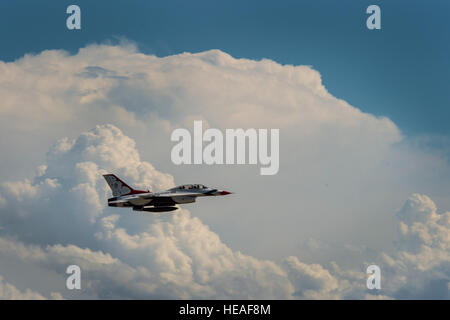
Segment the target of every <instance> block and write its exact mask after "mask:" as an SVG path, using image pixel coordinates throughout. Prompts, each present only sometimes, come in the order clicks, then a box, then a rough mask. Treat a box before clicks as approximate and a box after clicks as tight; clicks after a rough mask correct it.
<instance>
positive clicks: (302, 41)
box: [0, 0, 450, 136]
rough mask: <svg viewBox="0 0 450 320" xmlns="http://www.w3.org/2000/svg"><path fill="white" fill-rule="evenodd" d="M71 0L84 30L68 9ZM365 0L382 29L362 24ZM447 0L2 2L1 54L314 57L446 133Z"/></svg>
mask: <svg viewBox="0 0 450 320" xmlns="http://www.w3.org/2000/svg"><path fill="white" fill-rule="evenodd" d="M69 4H78V5H79V6H80V7H81V11H82V30H81V31H69V30H67V29H66V26H65V19H66V17H67V15H66V13H65V10H66V8H67V6H68V5H69ZM370 4H378V5H379V6H380V7H381V10H382V29H381V30H377V31H369V30H368V29H367V28H366V27H365V20H366V17H367V14H366V13H365V9H366V8H367V6H368V5H370ZM449 12H450V2H448V1H444V0H441V1H439V0H433V1H427V2H425V1H392V0H391V1H374V0H371V1H363V0H361V1H354V0H341V1H325V0H319V1H264V0H263V1H261V0H259V1H255V0H248V1H220V2H219V1H137V0H129V1H101V0H97V1H83V0H77V1H48V0H41V1H24V0H15V1H2V2H1V3H0V34H1V39H2V46H1V50H0V59H2V60H5V61H11V60H14V59H17V58H19V57H21V56H23V55H24V54H25V53H29V52H40V51H42V50H45V49H65V50H68V51H70V52H76V51H77V50H78V48H80V47H83V46H85V45H86V44H89V43H94V42H97V43H98V42H100V43H101V42H105V41H117V40H116V39H118V38H126V39H129V40H132V41H135V42H136V43H137V44H138V46H139V48H140V50H142V51H143V52H145V53H154V54H156V55H158V56H165V55H170V54H175V53H179V52H183V51H189V52H199V51H204V50H208V49H213V48H215V49H221V50H223V51H225V52H227V53H229V54H231V55H232V56H234V57H246V58H252V59H259V58H269V59H273V60H275V61H277V62H280V63H283V64H296V65H299V64H304V65H312V66H313V67H314V68H316V69H317V70H318V71H319V72H320V73H321V74H322V77H323V81H324V83H325V86H326V88H327V89H328V90H329V91H330V92H331V93H332V94H333V95H335V96H337V97H339V98H342V99H344V100H346V101H348V102H349V103H351V104H352V105H354V106H356V107H358V108H360V109H362V110H363V111H366V112H370V113H373V114H375V115H386V116H388V117H390V118H391V119H393V120H394V122H395V123H396V124H397V125H398V126H399V127H400V128H401V129H402V130H403V131H404V132H405V133H407V134H409V135H422V134H438V135H445V136H448V135H450V126H448V120H449V119H450V93H449V91H450V90H449V89H450V88H449V83H450V62H449V57H450V47H449V41H448V39H450V27H449V24H448V13H449Z"/></svg>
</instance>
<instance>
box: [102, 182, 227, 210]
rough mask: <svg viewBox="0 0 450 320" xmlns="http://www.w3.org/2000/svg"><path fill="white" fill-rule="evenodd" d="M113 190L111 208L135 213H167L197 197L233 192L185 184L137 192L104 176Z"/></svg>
mask: <svg viewBox="0 0 450 320" xmlns="http://www.w3.org/2000/svg"><path fill="white" fill-rule="evenodd" d="M103 177H104V178H105V180H106V182H107V183H108V185H109V187H110V188H111V190H112V194H113V197H112V198H109V199H108V206H110V207H132V208H133V210H134V211H149V212H167V211H174V210H177V209H178V207H176V206H175V205H177V204H184V203H192V202H195V199H196V198H197V197H211V196H225V195H227V194H231V192H228V191H225V190H218V189H213V188H209V187H206V186H204V185H202V184H185V185H182V186H178V187H175V188H172V189H169V190H165V191H160V192H150V190H136V189H133V188H132V187H130V186H129V185H127V184H126V183H125V182H123V181H122V180H120V179H119V178H118V177H117V176H115V175H114V174H105V175H103Z"/></svg>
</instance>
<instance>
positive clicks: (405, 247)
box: [0, 125, 450, 299]
mask: <svg viewBox="0 0 450 320" xmlns="http://www.w3.org/2000/svg"><path fill="white" fill-rule="evenodd" d="M118 147H119V148H118ZM116 150H117V151H116ZM124 150H126V152H124ZM123 157H126V159H127V161H124V160H123ZM130 163H133V166H132V167H130V165H129V164H130ZM39 171H40V173H39V175H37V176H36V177H34V179H32V180H23V181H16V182H5V183H3V184H2V185H1V189H0V190H1V191H0V195H1V198H2V199H3V200H2V206H1V208H0V213H1V215H0V225H1V226H2V227H4V228H3V229H2V236H1V237H0V256H1V257H3V258H6V257H14V258H15V259H19V260H20V261H23V262H24V263H27V264H35V265H37V266H39V267H42V268H46V269H49V270H52V271H56V272H57V271H60V272H61V271H64V270H65V268H66V267H67V266H68V265H70V264H77V265H79V266H80V267H81V270H82V274H83V275H86V276H85V277H83V278H82V279H83V290H82V293H83V294H85V295H89V296H90V297H95V298H135V299H137V298H176V299H179V298H182V299H183V298H186V299H187V298H200V299H202V298H221V299H230V298H243V299H247V298H262V299H271V298H273V299H290V298H306V299H311V298H367V297H375V296H374V295H372V294H370V292H368V291H367V290H365V289H364V286H365V279H364V277H365V275H364V273H363V272H361V270H359V272H357V271H356V272H355V271H353V272H343V271H342V270H340V269H339V267H338V266H337V265H333V266H332V267H331V268H330V269H327V268H325V267H323V266H321V265H319V264H307V263H303V262H301V261H300V260H299V259H298V258H297V257H294V256H290V257H287V258H286V259H284V260H283V261H282V262H281V263H276V262H274V261H269V260H261V259H257V258H254V257H251V256H249V255H245V254H243V253H241V252H239V251H233V250H232V249H230V248H229V247H228V246H227V245H226V244H224V243H223V242H222V241H221V240H220V238H219V236H218V235H217V234H216V233H214V232H212V231H211V230H210V228H209V227H207V226H206V225H205V224H203V223H202V222H201V221H200V220H199V219H198V218H195V217H192V216H191V214H190V213H189V212H188V211H187V210H184V209H182V210H180V211H179V212H177V213H174V214H167V215H152V214H136V213H133V212H131V211H128V210H125V211H126V212H125V211H124V210H120V209H113V208H107V207H105V205H104V204H105V203H106V199H107V196H108V190H107V186H106V183H105V182H104V181H103V180H102V176H101V174H102V173H105V172H117V173H118V174H119V175H121V176H123V177H124V179H126V180H128V181H130V183H132V184H135V185H137V186H149V187H150V188H153V187H171V186H173V178H172V176H170V175H168V174H164V173H161V172H159V171H158V170H156V169H155V168H154V167H153V166H152V165H151V164H150V163H148V162H145V161H142V160H140V157H139V153H138V151H137V150H136V148H135V146H134V142H133V140H131V139H130V138H129V137H127V136H125V135H124V134H123V133H122V132H121V130H119V129H118V128H116V127H115V126H113V125H102V126H97V127H96V128H95V129H93V130H91V131H88V132H85V133H82V134H81V135H80V136H79V137H78V138H77V139H75V140H69V139H67V138H64V139H61V140H59V141H58V142H57V143H56V144H55V145H54V146H53V147H52V148H51V149H50V150H49V152H48V153H47V161H46V164H45V165H44V166H43V167H41V168H40V170H39ZM398 218H399V230H400V233H399V250H398V252H396V253H395V255H394V256H393V257H391V256H388V255H383V259H384V260H383V261H384V263H385V265H383V266H382V270H386V272H385V273H386V275H385V277H389V278H388V279H389V280H388V279H386V280H384V281H385V283H387V284H389V285H387V288H386V289H383V297H393V298H402V297H403V295H405V292H414V294H417V295H419V296H420V290H418V289H419V288H423V290H431V289H433V288H432V287H433V286H438V289H439V290H437V291H436V290H431V292H432V293H433V294H434V295H436V294H437V296H436V297H437V298H448V290H443V288H442V286H443V285H444V284H445V279H447V280H448V277H449V272H448V271H449V268H448V263H449V254H448V245H449V239H448V235H449V226H450V224H449V218H450V213H449V212H447V213H443V214H439V213H437V211H436V207H435V205H434V203H433V202H432V201H431V200H430V199H429V198H428V197H427V196H423V195H413V196H412V197H411V199H409V200H408V201H407V202H406V204H405V206H404V207H403V208H402V209H401V210H400V211H399V213H398ZM385 266H386V268H385ZM399 274H401V275H402V276H399ZM411 276H412V278H411V279H410V277H411ZM390 277H392V279H390ZM409 280H411V281H412V282H410V281H409ZM442 280H444V282H443V281H442ZM417 281H420V282H421V283H422V285H420V286H419V285H418V284H417ZM391 283H395V284H391ZM447 284H448V282H447ZM416 285H417V286H418V288H414V289H415V290H410V288H412V287H414V286H416ZM6 288H7V290H6V291H5V290H4V291H5V292H6V294H4V296H5V297H6V298H8V297H16V298H43V297H42V296H41V295H39V294H34V293H32V292H31V291H27V292H26V293H23V294H22V293H20V292H18V291H17V290H15V289H14V288H13V287H11V286H10V285H8V284H7V285H6ZM51 289H55V288H51ZM424 294H425V293H424ZM63 296H64V294H63ZM425 296H428V295H425Z"/></svg>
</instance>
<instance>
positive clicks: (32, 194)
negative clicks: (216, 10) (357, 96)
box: [0, 44, 450, 299]
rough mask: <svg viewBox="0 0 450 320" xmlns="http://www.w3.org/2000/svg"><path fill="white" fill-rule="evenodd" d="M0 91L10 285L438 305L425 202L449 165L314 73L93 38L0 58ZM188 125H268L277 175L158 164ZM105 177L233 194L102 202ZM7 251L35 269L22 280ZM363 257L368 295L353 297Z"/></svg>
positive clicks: (435, 239) (438, 280)
mask: <svg viewBox="0 0 450 320" xmlns="http://www.w3.org/2000/svg"><path fill="white" fill-rule="evenodd" d="M0 95H1V97H2V104H1V107H0V133H1V134H2V136H3V137H7V138H5V139H1V140H0V148H2V150H5V152H4V153H2V162H1V164H0V178H1V179H2V183H1V189H0V237H1V246H0V268H1V269H0V274H1V275H2V276H3V277H4V279H5V283H9V284H11V285H14V286H16V287H17V288H18V290H19V291H20V292H22V293H24V292H27V291H26V290H27V289H28V288H30V290H35V291H36V292H39V294H40V295H41V296H42V297H52V295H51V293H52V292H60V293H61V294H62V295H63V296H64V297H66V298H72V297H79V296H80V295H81V296H82V297H88V298H98V297H101V298H112V297H123V298H161V297H173V298H187V297H198V298H220V297H221V298H229V297H234V298H238V297H243V298H245V297H249V298H250V297H257V298H324V297H326V298H357V299H360V298H407V297H425V298H428V297H437V298H448V277H449V274H448V270H449V266H448V242H449V240H448V214H447V213H439V211H438V210H437V208H436V204H435V203H434V202H433V200H434V201H435V202H436V203H438V204H439V205H440V206H441V207H446V206H448V205H450V202H449V200H448V199H449V198H448V190H449V189H450V182H449V181H450V170H449V166H448V161H447V160H446V159H445V157H441V156H439V155H436V154H433V153H430V152H425V151H423V150H422V149H420V148H417V147H415V146H411V145H410V144H409V142H408V138H407V137H406V138H405V137H404V136H403V135H402V133H401V132H400V130H399V129H398V128H397V127H396V125H395V124H394V123H393V122H392V121H390V120H389V119H388V118H386V117H378V116H374V115H371V114H367V113H364V112H362V111H361V110H359V109H358V108H355V107H354V106H351V105H350V104H349V103H347V102H345V101H343V100H341V99H339V98H336V97H334V96H333V95H332V94H330V93H329V92H328V91H327V89H326V88H325V86H324V84H323V83H322V78H321V75H320V73H319V72H318V71H316V70H314V69H313V68H312V67H309V66H290V65H280V64H278V63H276V62H274V61H270V60H267V59H263V60H260V61H255V60H250V59H235V58H233V57H231V56H230V55H228V54H226V53H224V52H221V51H219V50H210V51H206V52H201V53H195V54H192V53H183V54H179V55H173V56H168V57H162V58H159V57H155V56H152V55H146V54H143V53H141V52H139V51H138V50H137V49H136V47H134V46H132V45H124V44H121V45H116V46H113V45H92V46H88V47H86V48H81V49H80V50H79V52H78V53H77V54H74V55H69V54H68V53H66V52H64V51H59V50H49V51H44V52H41V53H39V54H36V55H25V56H24V57H23V58H22V59H19V60H17V61H14V62H10V63H4V62H0ZM193 120H203V121H204V124H205V127H206V126H209V127H216V128H220V129H225V128H239V127H242V128H279V129H280V152H281V154H280V171H279V173H278V174H277V175H275V176H271V177H260V176H259V173H258V168H257V167H256V166H253V167H252V166H213V167H210V166H179V167H177V166H174V165H173V164H172V163H171V162H170V158H169V156H170V150H171V148H172V144H171V143H170V133H171V132H172V130H173V129H175V128H179V127H184V128H191V127H192V124H193ZM105 124H107V125H105ZM92 128H94V129H93V130H90V129H92ZM80 133H81V134H80ZM61 137H68V138H63V139H60V138H61ZM130 137H132V138H130ZM58 139H59V140H58ZM56 140H58V142H57V143H56V144H55V143H54V142H55V141H56ZM138 150H139V152H138ZM143 159H145V160H146V161H144V160H143ZM156 168H158V169H156ZM107 171H113V172H114V173H116V174H118V175H119V176H122V177H124V179H125V180H127V181H129V182H130V184H134V185H135V186H136V187H139V188H150V189H152V190H160V189H165V188H168V187H171V186H173V185H174V184H175V181H174V180H175V179H174V177H176V182H177V184H182V183H191V182H194V183H204V184H206V185H212V186H220V187H223V188H226V189H227V190H228V189H230V190H231V191H235V192H236V195H238V196H235V197H230V198H229V199H226V200H223V199H222V200H221V201H222V202H221V203H219V204H218V202H217V201H207V200H205V201H202V202H201V205H200V203H199V205H196V206H191V207H190V206H185V208H186V209H191V210H190V212H189V211H187V210H185V209H183V210H181V211H179V212H177V213H176V214H174V215H163V216H156V215H141V214H135V213H130V212H126V211H123V210H117V209H116V210H113V209H111V208H105V203H106V198H107V196H108V194H109V190H108V188H107V186H106V183H105V182H104V181H103V180H102V178H101V174H102V173H105V172H107ZM166 172H170V173H171V174H172V175H171V174H167V173H166ZM412 194H414V195H413V196H411V195H412ZM416 194H417V195H416ZM426 194H429V195H431V196H432V198H433V200H431V199H430V198H428V197H427V196H425V195H426ZM408 198H409V200H407V202H406V204H405V205H404V202H405V199H408ZM403 205H404V206H403ZM402 206H403V207H402ZM399 208H402V209H400V210H399ZM397 211H398V212H399V213H398V215H397V216H395V214H394V213H395V212H397ZM446 217H447V218H446ZM446 219H447V220H446ZM219 235H220V237H219ZM445 235H447V237H446V236H445ZM304 243H306V244H307V245H306V246H302V244H304ZM330 243H332V244H333V246H330V245H329V244H330ZM303 247H305V248H306V249H304V248H303ZM334 260H336V262H333V261H334ZM8 261H15V263H17V265H30V266H33V267H35V268H36V270H38V271H33V270H27V272H26V273H27V274H28V273H30V274H31V275H30V276H31V277H32V274H33V272H35V274H39V275H40V276H41V275H44V274H45V277H44V276H42V279H43V280H42V281H41V282H39V281H38V280H36V281H35V282H30V283H32V285H30V286H28V283H27V285H25V284H24V283H21V279H23V278H24V277H23V274H19V272H18V271H17V272H16V271H15V269H16V268H14V265H13V262H11V263H9V264H8ZM24 262H25V263H24ZM69 263H70V264H72V263H75V264H76V263H78V264H80V266H82V267H83V270H86V272H85V273H84V274H85V280H86V283H85V289H84V290H83V292H82V293H79V294H78V295H77V294H76V293H73V292H68V291H67V290H65V288H64V276H65V274H64V271H65V267H66V266H67V264H69ZM372 263H374V264H378V265H380V267H381V269H382V272H383V279H386V281H383V282H382V283H383V284H382V286H383V289H382V291H381V292H376V293H374V292H372V291H368V290H366V289H365V273H364V272H365V267H366V266H367V265H368V264H372ZM103 271H104V272H103ZM117 274H118V275H120V276H116V275H117ZM33 278H36V277H33ZM44 279H45V281H44Z"/></svg>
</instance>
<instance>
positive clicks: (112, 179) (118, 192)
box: [103, 173, 149, 197]
mask: <svg viewBox="0 0 450 320" xmlns="http://www.w3.org/2000/svg"><path fill="white" fill-rule="evenodd" d="M103 178H105V180H106V182H107V183H108V185H109V187H110V188H111V191H112V193H113V196H114V197H118V196H125V195H128V194H137V193H147V192H149V191H144V190H135V189H133V188H132V187H130V186H129V185H127V184H126V183H125V182H123V181H122V180H120V179H119V177H117V176H116V175H114V174H112V173H109V174H104V175H103Z"/></svg>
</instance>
